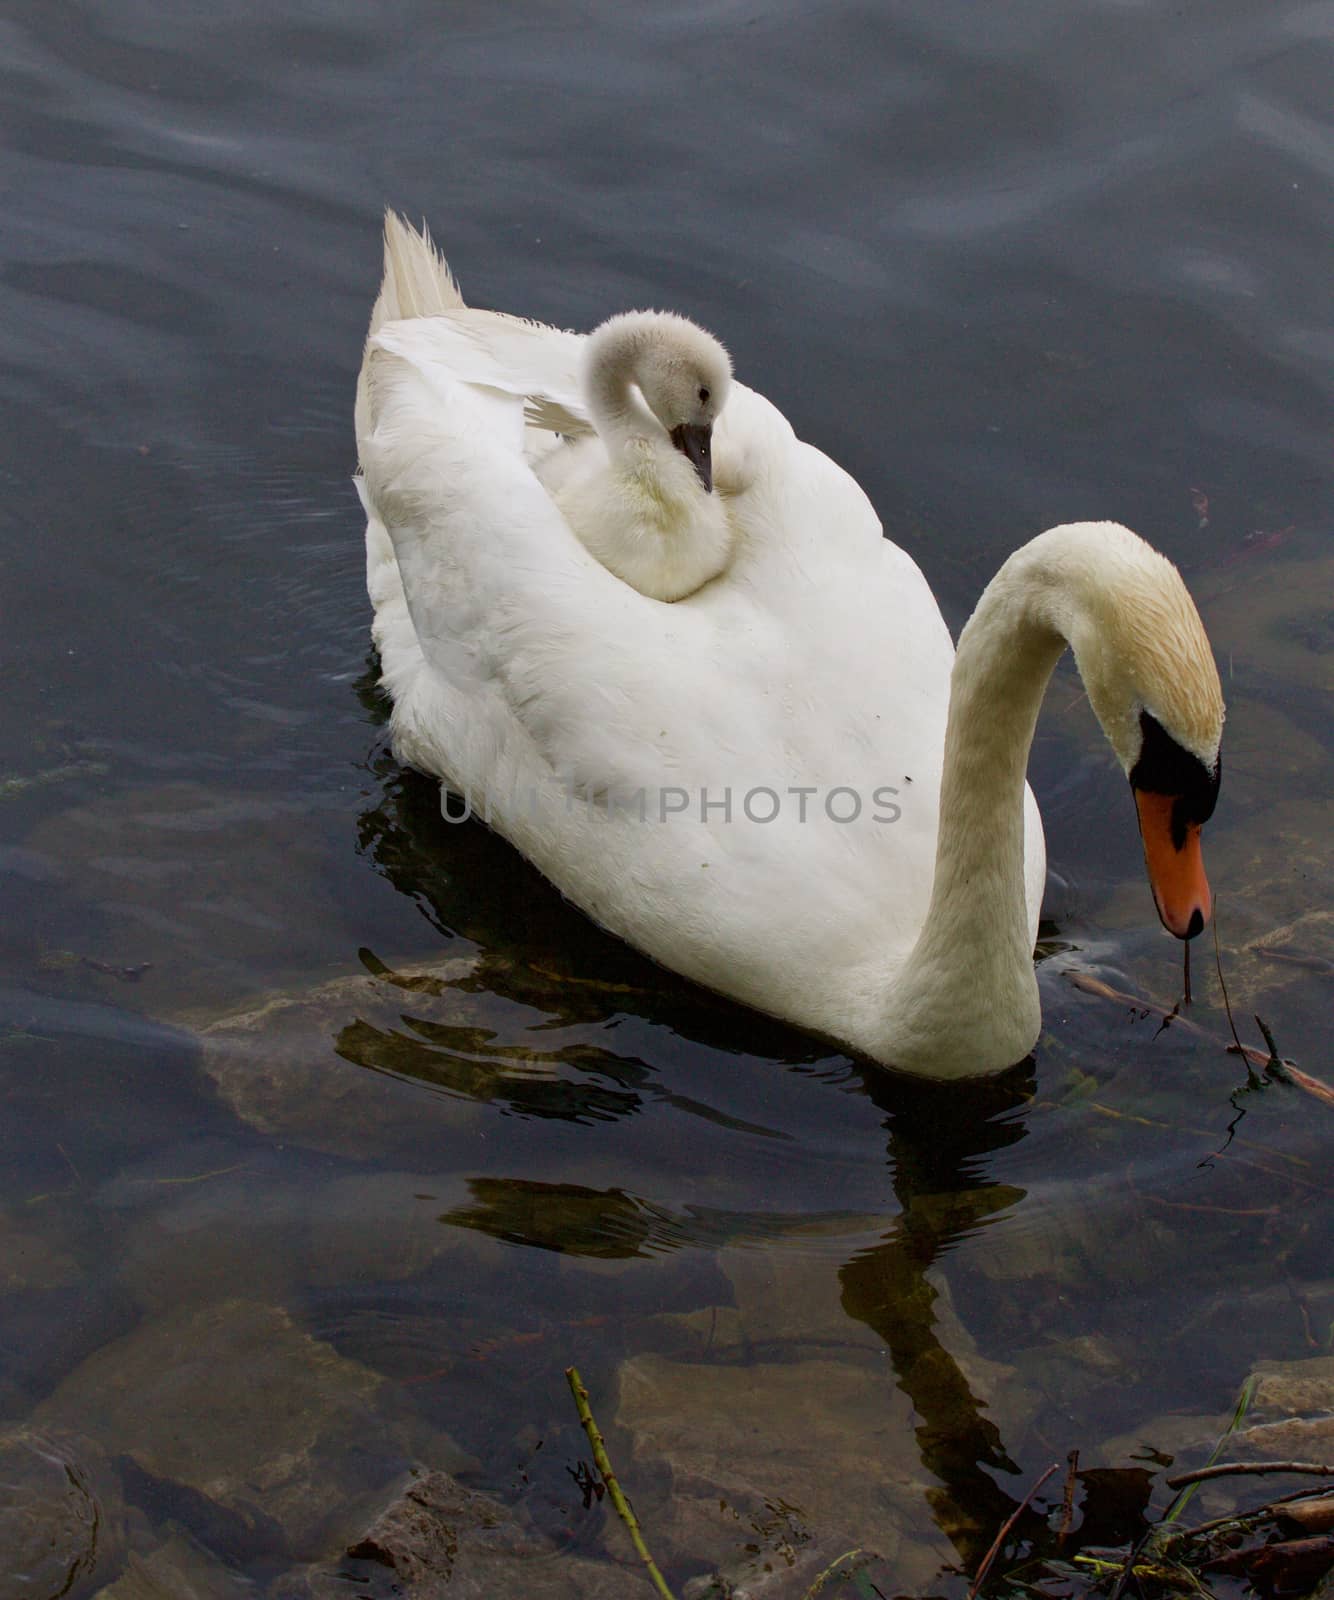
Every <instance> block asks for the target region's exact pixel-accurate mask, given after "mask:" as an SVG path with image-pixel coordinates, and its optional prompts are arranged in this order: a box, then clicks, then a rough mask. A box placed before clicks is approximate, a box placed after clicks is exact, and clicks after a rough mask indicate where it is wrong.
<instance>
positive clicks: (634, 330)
mask: <svg viewBox="0 0 1334 1600" xmlns="http://www.w3.org/2000/svg"><path fill="white" fill-rule="evenodd" d="M587 359H588V367H587V372H588V380H589V387H590V390H592V391H593V392H596V391H597V390H598V389H599V388H600V387H603V386H605V385H614V384H616V383H618V382H619V383H621V384H624V383H632V384H634V385H635V387H636V388H637V389H638V390H639V392H640V394H641V395H642V396H643V398H644V404H645V405H646V406H647V407H648V408H649V410H650V411H651V412H652V413H653V415H654V416H655V417H656V418H657V419H658V421H659V422H660V423H661V424H662V427H663V429H664V431H665V432H666V434H667V436H668V437H669V438H670V439H671V441H672V445H673V447H674V448H675V449H677V450H679V451H680V452H681V454H682V455H684V456H685V457H686V459H687V460H688V461H689V462H690V463H691V465H692V466H693V467H694V469H695V472H696V474H697V475H698V477H699V481H700V482H701V483H702V484H703V486H704V488H705V490H706V491H711V490H712V489H713V459H712V453H711V441H712V435H713V424H714V422H715V420H716V419H717V416H718V413H719V412H720V411H721V410H722V408H723V405H724V404H725V403H726V400H727V391H728V389H729V388H730V387H731V383H732V362H731V358H730V357H729V356H728V354H727V351H726V350H724V349H723V347H722V345H721V344H719V342H718V341H717V339H715V338H714V337H713V335H712V334H711V333H707V332H705V330H704V329H703V328H701V327H700V326H699V324H698V323H695V322H691V321H690V319H689V318H688V317H682V316H678V315H677V314H676V313H675V312H674V311H626V312H623V313H622V314H621V315H620V316H617V317H612V318H610V319H609V320H608V321H606V322H604V323H603V324H602V325H601V327H599V328H596V329H594V331H593V333H592V334H591V335H590V336H589V340H588V358H587Z"/></svg>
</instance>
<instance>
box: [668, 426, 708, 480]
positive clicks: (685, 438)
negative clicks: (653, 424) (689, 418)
mask: <svg viewBox="0 0 1334 1600" xmlns="http://www.w3.org/2000/svg"><path fill="white" fill-rule="evenodd" d="M712 436H713V429H712V428H711V427H709V425H708V424H707V423H704V424H700V423H698V422H683V423H681V424H680V425H679V426H678V427H675V428H673V429H672V444H673V445H674V446H675V447H676V449H678V450H679V451H680V452H681V454H682V455H683V456H684V457H685V458H686V460H687V461H689V463H690V464H691V466H692V467H694V469H695V472H696V473H697V475H698V477H699V481H700V482H701V483H702V484H703V485H704V492H705V494H712V493H713V458H712V456H711V455H710V454H709V442H710V439H711V438H712Z"/></svg>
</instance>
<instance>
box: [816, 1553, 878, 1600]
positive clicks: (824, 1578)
mask: <svg viewBox="0 0 1334 1600" xmlns="http://www.w3.org/2000/svg"><path fill="white" fill-rule="evenodd" d="M863 1554H865V1552H864V1551H862V1550H861V1549H852V1550H845V1551H844V1552H843V1554H842V1555H841V1556H839V1558H838V1559H837V1560H836V1561H831V1562H830V1563H829V1565H828V1566H827V1567H826V1568H825V1569H824V1571H823V1572H822V1573H821V1574H820V1576H819V1577H818V1578H817V1579H816V1580H815V1582H814V1583H813V1584H812V1585H811V1586H810V1588H809V1589H807V1591H806V1593H805V1594H804V1595H803V1596H802V1600H815V1597H816V1595H818V1594H819V1592H820V1591H821V1589H823V1588H824V1586H825V1584H827V1583H828V1582H829V1580H830V1578H832V1577H833V1575H834V1572H835V1569H836V1568H838V1567H841V1566H842V1565H843V1563H844V1562H845V1561H851V1560H852V1558H853V1557H854V1556H860V1555H863Z"/></svg>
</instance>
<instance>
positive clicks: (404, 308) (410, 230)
mask: <svg viewBox="0 0 1334 1600" xmlns="http://www.w3.org/2000/svg"><path fill="white" fill-rule="evenodd" d="M462 306H463V296H462V294H460V292H459V286H458V283H457V282H456V281H455V278H454V274H453V273H452V272H451V271H450V270H449V264H448V262H447V261H446V260H445V258H444V256H442V255H441V254H440V252H439V251H438V250H437V249H436V247H435V245H434V244H433V243H432V241H431V235H430V232H429V230H428V229H427V227H426V224H425V223H423V224H422V230H421V232H420V233H418V232H417V230H416V229H415V228H414V227H413V226H412V225H411V224H410V223H409V222H408V221H407V220H406V219H405V218H403V217H400V216H399V214H398V213H397V212H396V211H389V210H386V211H385V214H384V275H383V277H382V278H381V280H380V292H379V294H378V295H377V296H376V297H375V305H374V307H373V308H372V310H371V325H370V327H369V328H368V329H367V331H366V344H367V349H366V351H365V352H363V356H362V363H361V375H360V377H359V378H358V379H357V407H356V431H357V451H358V454H360V452H361V448H362V441H363V440H364V439H365V438H366V435H367V434H368V433H369V431H370V429H371V428H372V426H373V425H374V419H373V417H372V415H371V408H370V389H369V385H368V384H367V380H366V374H367V367H368V365H369V362H368V360H367V357H368V355H369V346H370V341H371V340H372V339H373V338H374V337H375V335H376V334H377V333H378V332H379V331H380V329H381V328H382V327H383V326H384V325H385V323H386V322H399V321H403V320H405V319H406V318H409V317H438V316H440V315H441V314H442V313H444V312H446V311H458V310H459V309H460V308H461V307H462Z"/></svg>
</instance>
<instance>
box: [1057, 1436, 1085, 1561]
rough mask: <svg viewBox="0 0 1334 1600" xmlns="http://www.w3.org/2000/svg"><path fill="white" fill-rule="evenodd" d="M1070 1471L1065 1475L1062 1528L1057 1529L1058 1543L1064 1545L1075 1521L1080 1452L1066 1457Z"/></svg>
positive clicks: (1075, 1451) (1073, 1452)
mask: <svg viewBox="0 0 1334 1600" xmlns="http://www.w3.org/2000/svg"><path fill="white" fill-rule="evenodd" d="M1066 1460H1067V1461H1068V1462H1069V1463H1070V1470H1069V1471H1068V1472H1067V1473H1066V1475H1065V1495H1064V1497H1063V1499H1062V1500H1061V1526H1060V1527H1059V1528H1058V1529H1057V1532H1056V1539H1057V1542H1058V1543H1060V1544H1063V1543H1064V1542H1065V1538H1066V1535H1067V1534H1068V1533H1069V1532H1070V1525H1071V1523H1072V1522H1073V1521H1074V1520H1075V1475H1076V1473H1077V1472H1078V1471H1079V1451H1078V1450H1072V1451H1071V1452H1070V1454H1069V1455H1068V1456H1067V1457H1066Z"/></svg>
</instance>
